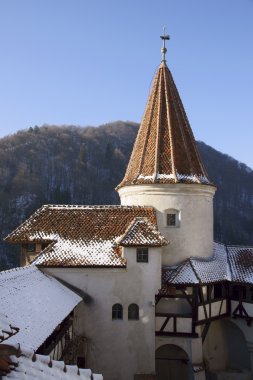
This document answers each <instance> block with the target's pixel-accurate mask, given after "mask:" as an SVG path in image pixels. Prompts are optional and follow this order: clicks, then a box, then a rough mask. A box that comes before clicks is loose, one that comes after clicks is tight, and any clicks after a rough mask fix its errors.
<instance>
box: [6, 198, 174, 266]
mask: <svg viewBox="0 0 253 380" xmlns="http://www.w3.org/2000/svg"><path fill="white" fill-rule="evenodd" d="M5 240H6V241H8V242H11V243H22V242H24V243H25V242H47V243H50V244H49V245H48V247H47V248H46V249H44V251H42V253H41V254H40V255H39V256H38V257H37V258H36V259H35V261H34V264H36V265H40V266H65V267H67V266H75V267H79V266H82V267H83V266H86V267H90V266H92V267H94V266H106V267H111V266H113V267H125V266H126V259H125V258H124V257H123V256H122V248H121V247H122V246H150V247H161V246H163V245H166V244H168V242H167V240H166V239H165V238H164V237H163V236H162V235H161V234H160V233H159V232H158V230H157V224H156V212H155V210H154V208H153V207H141V206H70V205H66V206H64V205H63V206H57V205H45V206H43V207H41V208H40V209H39V210H38V211H36V212H35V213H34V214H33V215H32V216H31V217H30V218H29V219H27V220H26V221H25V222H24V223H23V224H21V226H19V227H18V228H17V229H16V230H15V231H13V232H12V233H11V234H9V235H8V236H7V237H6V239H5ZM121 240H122V242H121Z"/></svg>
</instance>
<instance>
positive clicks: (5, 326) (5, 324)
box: [0, 312, 19, 343]
mask: <svg viewBox="0 0 253 380" xmlns="http://www.w3.org/2000/svg"><path fill="white" fill-rule="evenodd" d="M18 331H19V328H18V327H15V326H13V325H12V324H11V322H10V320H9V319H8V318H7V316H6V315H5V314H3V313H1V312H0V343H1V342H3V341H4V340H6V339H8V338H9V337H10V336H12V335H14V334H17V332H18Z"/></svg>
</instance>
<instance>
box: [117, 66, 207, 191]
mask: <svg viewBox="0 0 253 380" xmlns="http://www.w3.org/2000/svg"><path fill="white" fill-rule="evenodd" d="M178 182H183V183H201V184H210V181H209V179H208V177H207V173H206V170H205V168H204V166H203V164H202V162H201V159H200V156H199V153H198V149H197V146H196V142H195V139H194V136H193V133H192V130H191V127H190V124H189V121H188V118H187V115H186V112H185V110H184V107H183V104H182V101H181V99H180V96H179V93H178V91H177V88H176V86H175V83H174V81H173V78H172V75H171V73H170V71H169V69H168V67H167V65H166V63H165V62H162V63H161V65H160V67H159V69H158V71H157V73H156V75H155V79H154V83H153V87H152V90H151V93H150V96H149V99H148V103H147V106H146V110H145V113H144V116H143V119H142V122H141V126H140V129H139V133H138V135H137V137H136V141H135V145H134V148H133V152H132V155H131V158H130V161H129V164H128V167H127V171H126V174H125V177H124V179H123V181H122V182H121V183H120V184H119V185H118V188H120V187H123V186H127V185H132V184H146V183H178Z"/></svg>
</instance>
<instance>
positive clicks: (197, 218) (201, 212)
mask: <svg viewBox="0 0 253 380" xmlns="http://www.w3.org/2000/svg"><path fill="white" fill-rule="evenodd" d="M215 191H216V188H215V187H214V186H209V185H199V184H182V183H179V184H152V185H133V186H125V187H123V188H121V189H119V190H118V192H119V196H120V199H121V204H122V205H135V206H153V207H154V208H155V209H156V210H157V222H158V229H159V231H160V232H161V233H162V234H163V235H164V236H165V237H166V238H167V239H168V240H169V241H170V244H169V245H168V246H167V247H164V248H163V256H162V262H163V264H165V265H173V264H176V263H179V262H180V261H182V260H184V259H186V258H188V257H190V256H201V257H208V256H211V255H212V248H213V196H214V193H215ZM168 209H176V210H178V211H179V212H180V226H179V227H167V226H166V215H165V214H166V210H168Z"/></svg>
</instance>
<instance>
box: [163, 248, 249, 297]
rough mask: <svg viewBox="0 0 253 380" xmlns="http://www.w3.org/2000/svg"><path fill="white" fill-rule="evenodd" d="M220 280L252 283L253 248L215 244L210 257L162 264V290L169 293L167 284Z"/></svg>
mask: <svg viewBox="0 0 253 380" xmlns="http://www.w3.org/2000/svg"><path fill="white" fill-rule="evenodd" d="M221 281H231V282H237V283H244V284H253V247H239V246H225V245H224V244H219V243H214V246H213V256H212V257H210V258H200V257H190V258H189V259H187V260H185V261H184V262H183V263H181V264H180V265H178V266H176V267H175V266H174V267H163V271H162V283H163V286H162V289H161V291H160V293H161V294H162V293H163V292H165V293H166V287H167V286H168V285H187V284H189V285H193V284H209V283H214V282H221Z"/></svg>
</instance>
